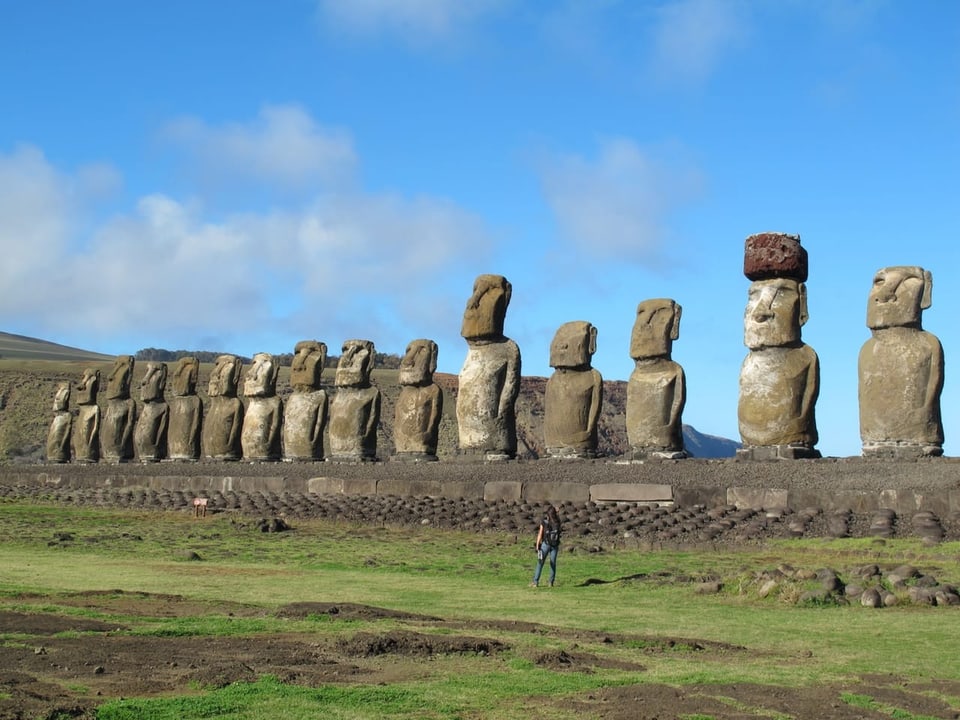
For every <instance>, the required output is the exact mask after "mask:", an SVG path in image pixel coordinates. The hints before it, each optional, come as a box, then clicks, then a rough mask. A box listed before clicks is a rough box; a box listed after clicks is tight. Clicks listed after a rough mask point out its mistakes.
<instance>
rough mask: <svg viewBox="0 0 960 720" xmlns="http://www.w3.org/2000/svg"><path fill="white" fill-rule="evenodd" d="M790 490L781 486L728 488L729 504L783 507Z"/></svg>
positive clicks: (749, 506)
mask: <svg viewBox="0 0 960 720" xmlns="http://www.w3.org/2000/svg"><path fill="white" fill-rule="evenodd" d="M787 496H788V491H787V490H785V489H781V488H748V487H731V488H727V504H728V505H736V506H737V507H738V508H754V509H759V508H764V509H766V508H782V507H786V506H787Z"/></svg>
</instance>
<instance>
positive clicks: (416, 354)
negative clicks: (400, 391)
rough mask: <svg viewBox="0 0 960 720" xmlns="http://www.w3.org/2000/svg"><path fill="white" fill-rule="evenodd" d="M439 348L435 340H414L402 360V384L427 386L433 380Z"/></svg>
mask: <svg viewBox="0 0 960 720" xmlns="http://www.w3.org/2000/svg"><path fill="white" fill-rule="evenodd" d="M438 352H439V348H438V347H437V344H436V343H435V342H434V341H433V340H427V339H420V340H413V341H411V343H410V344H409V345H407V351H406V352H405V353H404V354H403V360H401V361H400V384H401V385H419V386H426V385H429V384H430V383H432V382H433V373H434V372H436V370H437V354H438Z"/></svg>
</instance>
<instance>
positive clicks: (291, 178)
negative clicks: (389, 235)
mask: <svg viewBox="0 0 960 720" xmlns="http://www.w3.org/2000/svg"><path fill="white" fill-rule="evenodd" d="M163 137H164V138H165V139H166V140H167V141H168V142H170V143H171V144H173V145H174V146H175V147H178V148H180V149H181V150H183V151H184V153H185V156H186V158H187V160H188V163H189V165H190V166H191V167H192V169H193V170H194V171H196V172H198V173H200V174H201V175H203V176H204V177H205V178H207V179H208V180H215V181H220V182H227V183H235V182H237V181H243V182H256V183H262V184H269V183H280V184H281V185H283V186H285V187H287V188H291V189H297V188H303V187H307V186H310V185H312V184H315V183H322V184H323V185H325V186H331V185H343V184H346V183H349V182H351V181H352V180H353V178H354V173H355V171H356V168H357V156H356V153H355V151H354V148H353V140H352V138H351V137H350V134H349V133H348V132H346V131H344V130H338V129H329V128H324V127H321V126H320V125H319V124H317V123H316V121H314V119H313V118H312V117H311V116H310V114H309V113H307V112H306V111H305V110H304V109H303V108H301V107H299V106H297V105H268V106H265V107H264V108H263V109H262V110H261V111H260V113H259V115H258V116H257V117H256V118H255V119H254V120H253V121H251V122H247V123H228V124H224V125H219V126H217V125H210V124H207V123H206V122H204V121H203V120H201V119H199V118H195V117H184V118H179V119H177V120H175V121H173V122H171V123H170V124H169V125H168V126H167V127H166V128H165V130H164V132H163Z"/></svg>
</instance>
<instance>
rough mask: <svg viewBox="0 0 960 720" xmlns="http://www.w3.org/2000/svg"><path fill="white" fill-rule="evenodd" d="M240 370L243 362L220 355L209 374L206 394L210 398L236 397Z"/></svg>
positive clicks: (232, 356) (230, 356) (231, 356)
mask: <svg viewBox="0 0 960 720" xmlns="http://www.w3.org/2000/svg"><path fill="white" fill-rule="evenodd" d="M242 368H243V361H242V360H241V359H240V358H238V357H237V356H236V355H220V356H219V357H218V358H217V362H216V364H215V365H214V366H213V372H212V373H211V374H210V386H209V387H208V388H207V394H208V395H209V396H210V397H216V396H222V397H236V396H237V387H238V386H239V385H240V371H241V369H242Z"/></svg>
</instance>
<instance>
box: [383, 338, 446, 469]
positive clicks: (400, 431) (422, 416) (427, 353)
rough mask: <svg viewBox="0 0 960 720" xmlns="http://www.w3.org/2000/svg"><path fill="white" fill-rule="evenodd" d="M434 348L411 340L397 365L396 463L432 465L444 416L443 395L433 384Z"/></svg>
mask: <svg viewBox="0 0 960 720" xmlns="http://www.w3.org/2000/svg"><path fill="white" fill-rule="evenodd" d="M436 369H437V344H436V343H435V342H434V341H433V340H414V341H413V342H411V343H410V344H409V345H407V351H406V353H405V354H404V356H403V360H401V361H400V394H399V396H398V397H397V405H396V414H395V419H394V423H393V441H394V447H395V449H396V455H395V457H396V459H398V460H412V461H414V462H416V461H434V460H436V459H437V438H438V435H439V430H440V419H441V417H442V416H443V391H441V390H440V386H439V385H437V384H436V383H435V382H434V381H433V373H434V372H435V371H436Z"/></svg>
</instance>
